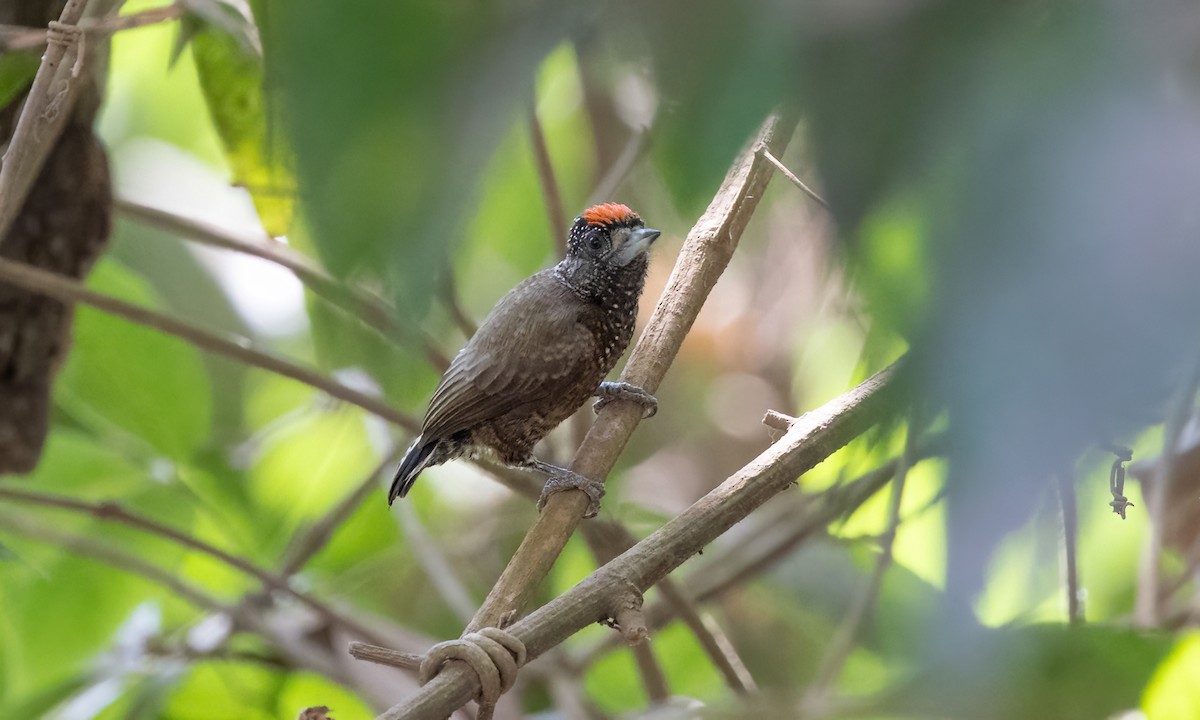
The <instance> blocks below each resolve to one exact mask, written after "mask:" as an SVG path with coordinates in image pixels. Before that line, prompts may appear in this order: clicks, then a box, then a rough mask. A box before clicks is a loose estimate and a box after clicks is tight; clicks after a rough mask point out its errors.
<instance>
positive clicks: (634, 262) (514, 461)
mask: <svg viewBox="0 0 1200 720" xmlns="http://www.w3.org/2000/svg"><path fill="white" fill-rule="evenodd" d="M641 228H642V221H641V219H640V218H639V217H638V216H637V215H636V214H634V213H633V212H632V211H630V210H629V209H628V208H626V207H624V206H622V205H616V204H608V205H600V206H596V207H595V208H591V209H589V210H588V211H587V212H585V213H584V214H583V215H581V216H580V217H579V218H576V221H575V224H574V225H573V227H572V228H571V233H570V235H569V237H568V243H567V247H568V250H567V256H566V257H565V258H564V259H563V260H562V261H561V262H559V263H558V264H557V265H555V266H554V267H552V268H549V269H546V270H543V271H541V272H539V273H536V274H534V275H533V276H531V277H529V278H527V279H526V280H524V281H523V282H521V283H520V284H519V285H517V286H516V287H515V288H513V289H512V290H511V291H509V293H508V294H506V295H505V296H504V297H503V298H501V300H500V301H499V302H498V303H497V304H496V306H495V307H494V308H493V309H492V311H491V313H489V314H488V316H487V318H486V319H485V320H484V321H483V323H482V324H481V325H480V326H479V329H478V331H476V333H475V335H474V336H472V338H471V339H470V341H468V343H467V345H466V346H465V347H463V349H462V350H461V351H459V353H458V355H457V356H455V358H454V360H453V361H452V362H451V364H450V367H449V369H447V370H446V373H445V375H443V377H442V380H441V382H440V383H439V385H438V387H437V390H435V391H434V394H433V398H432V399H431V400H430V403H429V409H428V411H427V412H426V415H425V422H424V424H423V427H422V431H421V436H420V437H419V438H417V441H416V442H415V443H414V444H413V447H412V448H410V449H409V452H408V454H407V455H406V456H405V458H404V461H403V462H402V463H401V465H400V468H399V470H398V471H397V473H396V479H395V481H394V482H393V485H392V489H391V492H390V493H389V496H388V501H389V502H391V501H392V500H394V499H395V498H396V497H403V496H404V495H405V494H406V493H407V492H408V490H409V488H410V487H411V486H412V484H413V482H414V481H415V480H416V477H417V475H419V474H420V472H421V471H422V470H423V469H424V468H426V467H429V466H431V465H438V464H441V463H443V462H446V461H448V460H451V459H453V458H455V457H460V456H462V455H464V454H467V453H470V452H473V451H475V450H477V449H479V448H486V449H489V450H491V451H492V452H494V453H495V455H496V456H497V457H498V458H499V459H500V460H501V461H502V462H504V463H506V464H508V465H515V466H528V465H529V464H530V463H531V462H532V451H533V446H534V445H535V444H536V443H537V442H538V441H539V440H541V439H542V438H543V437H545V436H546V434H547V433H549V432H550V431H551V430H552V429H554V427H556V426H557V425H558V424H559V423H561V422H562V421H563V420H565V419H566V418H567V417H569V416H570V415H571V414H573V413H574V412H575V411H576V410H577V409H579V407H580V406H582V405H583V404H584V403H585V402H586V401H587V400H588V398H590V397H591V396H592V395H593V394H594V393H595V392H596V389H597V387H598V386H599V385H600V383H601V382H602V381H603V380H604V377H605V376H606V375H607V374H608V373H609V372H610V371H611V370H612V368H613V366H614V365H616V362H617V360H618V359H619V358H620V356H621V354H622V353H623V352H625V348H626V347H627V346H628V344H629V341H630V339H631V338H632V336H633V330H634V321H635V318H636V316H637V303H638V298H639V296H640V295H641V292H642V287H643V286H644V284H645V279H646V268H647V258H646V249H647V248H648V246H649V244H650V243H651V242H653V240H654V239H655V238H656V237H657V235H658V233H657V231H649V230H643V229H641Z"/></svg>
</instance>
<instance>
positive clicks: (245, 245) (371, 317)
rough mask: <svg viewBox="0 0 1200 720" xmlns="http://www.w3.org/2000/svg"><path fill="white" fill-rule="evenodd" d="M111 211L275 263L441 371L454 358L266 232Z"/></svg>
mask: <svg viewBox="0 0 1200 720" xmlns="http://www.w3.org/2000/svg"><path fill="white" fill-rule="evenodd" d="M113 207H114V208H115V209H116V210H117V211H118V212H120V213H122V214H124V215H126V216H128V217H130V218H133V219H134V220H136V221H138V222H139V223H142V224H145V225H149V226H150V227H155V228H158V229H160V230H164V231H166V232H168V233H170V234H171V235H176V236H179V237H182V238H186V239H188V240H192V241H194V242H197V243H201V244H203V245H209V246H211V247H217V248H221V249H223V250H233V251H235V252H240V253H245V254H246V255H251V256H254V257H257V258H261V259H263V260H266V261H268V262H272V263H275V264H276V265H279V266H280V267H282V268H285V269H287V270H289V271H291V273H292V274H293V275H295V276H296V279H298V280H299V281H300V282H302V283H304V286H305V287H307V288H308V289H309V290H311V291H312V292H313V294H314V295H316V296H318V297H320V298H321V299H323V300H325V301H326V302H328V303H329V304H330V305H333V306H335V307H338V308H341V309H342V310H343V311H345V312H346V313H347V314H348V315H350V316H351V317H354V318H357V319H359V320H361V321H362V322H364V323H366V324H367V325H369V326H370V327H372V328H374V329H375V330H376V331H378V332H379V333H380V334H381V335H383V336H384V337H386V338H388V339H389V340H392V341H394V342H396V343H397V344H399V345H403V346H409V347H416V348H417V349H418V350H420V351H421V352H422V353H423V354H424V355H425V359H426V360H428V361H429V364H431V365H433V366H434V367H435V368H437V369H438V371H439V372H440V371H444V370H445V369H446V368H447V367H448V366H449V365H450V359H449V358H447V357H446V355H445V354H444V353H442V351H441V350H440V349H439V348H438V344H437V342H436V341H435V340H434V339H433V338H432V337H431V336H430V335H429V333H427V332H425V331H424V330H423V329H422V328H421V326H420V324H419V323H418V322H416V321H415V320H413V319H412V318H403V320H402V319H401V317H400V314H399V313H398V312H397V310H396V308H394V307H392V306H391V305H390V304H388V303H387V302H386V301H384V300H383V298H381V297H379V296H378V295H376V294H374V293H372V292H371V291H369V290H366V289H364V288H361V287H357V286H354V285H347V284H345V283H343V282H341V281H339V280H338V279H337V278H335V277H333V276H332V275H330V274H329V273H328V272H326V271H325V269H324V268H322V267H321V266H319V265H317V264H316V263H315V262H313V261H312V260H311V259H310V258H308V257H307V256H305V255H303V254H301V253H299V252H296V251H295V250H293V249H292V248H290V247H288V246H287V245H285V244H284V243H282V242H279V241H277V240H275V239H273V238H271V237H270V236H269V235H266V234H265V233H264V234H263V235H262V236H260V237H243V236H241V235H237V234H234V233H231V232H228V231H226V230H223V229H221V228H218V227H216V226H214V225H210V224H208V223H205V222H202V221H199V220H193V219H191V218H186V217H183V216H180V215H176V214H174V213H169V212H167V211H165V210H159V209H158V208H153V207H150V206H149V205H143V204H141V203H139V202H136V201H133V200H126V199H122V198H117V199H116V200H114V201H113Z"/></svg>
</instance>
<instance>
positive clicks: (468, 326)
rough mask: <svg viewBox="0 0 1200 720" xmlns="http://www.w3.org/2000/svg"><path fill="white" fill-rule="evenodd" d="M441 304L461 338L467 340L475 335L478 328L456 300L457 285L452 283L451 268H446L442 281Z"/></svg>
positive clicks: (452, 274)
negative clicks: (461, 335)
mask: <svg viewBox="0 0 1200 720" xmlns="http://www.w3.org/2000/svg"><path fill="white" fill-rule="evenodd" d="M442 303H443V304H444V305H445V306H446V311H447V312H449V313H450V319H451V320H453V321H454V324H455V325H456V326H457V327H458V330H459V332H461V333H462V334H463V337H465V338H469V337H471V336H472V335H474V334H475V331H476V330H477V329H478V327H479V326H478V325H476V324H475V321H474V320H472V319H471V316H470V315H469V314H467V311H466V310H465V309H464V308H463V306H462V302H461V301H460V300H459V299H458V283H456V282H455V281H454V269H453V268H446V277H445V279H443V280H442Z"/></svg>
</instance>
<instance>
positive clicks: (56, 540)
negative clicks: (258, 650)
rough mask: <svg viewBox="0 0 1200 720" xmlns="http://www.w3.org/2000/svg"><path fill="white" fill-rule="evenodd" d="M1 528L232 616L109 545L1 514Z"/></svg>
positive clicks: (205, 597)
mask: <svg viewBox="0 0 1200 720" xmlns="http://www.w3.org/2000/svg"><path fill="white" fill-rule="evenodd" d="M0 528H4V529H5V530H7V531H10V532H15V533H19V534H21V535H24V536H25V537H28V538H32V539H33V540H36V541H38V542H41V543H46V544H48V545H56V546H58V547H61V548H63V549H65V550H67V551H68V552H71V553H74V554H76V555H82V556H84V557H90V558H92V559H94V560H96V561H98V562H102V563H104V564H105V565H109V566H111V567H114V568H117V569H118V570H124V571H126V572H129V573H133V574H134V575H140V576H141V577H144V578H146V579H147V580H150V581H151V582H154V583H156V584H158V585H162V586H163V587H165V588H166V589H167V590H169V591H171V594H172V595H175V596H178V597H180V598H182V599H184V600H185V601H187V602H188V603H191V604H192V605H194V606H196V607H198V608H200V609H202V610H209V611H212V612H215V613H232V612H233V607H232V606H231V605H227V604H225V603H224V602H221V601H220V600H218V599H217V598H215V597H213V596H212V595H209V594H208V593H207V592H205V591H203V590H201V589H200V588H198V587H196V586H195V585H192V584H191V583H189V582H187V581H184V580H180V579H179V578H178V577H176V576H175V575H173V574H171V573H169V572H167V571H166V570H163V569H162V568H161V567H159V566H157V565H155V564H154V563H149V562H146V561H145V560H143V559H142V558H140V557H138V556H137V555H134V554H133V553H127V552H123V551H121V550H118V549H117V548H115V547H112V546H110V545H106V544H104V543H101V542H96V539H95V538H91V537H85V536H83V535H76V534H74V533H66V532H62V531H61V530H56V529H54V526H53V525H50V524H49V523H44V522H37V521H36V520H34V519H32V518H29V517H28V516H25V515H17V514H10V513H0Z"/></svg>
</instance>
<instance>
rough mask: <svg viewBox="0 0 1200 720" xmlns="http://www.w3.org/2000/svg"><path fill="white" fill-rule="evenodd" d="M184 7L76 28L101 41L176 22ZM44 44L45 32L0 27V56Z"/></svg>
mask: <svg viewBox="0 0 1200 720" xmlns="http://www.w3.org/2000/svg"><path fill="white" fill-rule="evenodd" d="M184 9H185V8H184V6H183V3H180V2H176V3H172V4H170V5H167V6H165V7H159V8H151V9H149V10H143V11H141V12H136V13H133V14H131V15H121V16H119V17H112V18H106V19H103V20H94V19H90V18H84V19H82V20H80V21H79V23H78V25H79V27H80V29H82V30H83V31H84V32H85V33H87V34H88V35H95V36H98V37H104V36H107V35H112V34H114V33H117V32H120V31H122V30H133V29H136V28H140V27H146V26H147V25H154V24H157V23H161V22H168V21H170V20H178V19H179V18H180V17H182V16H183V13H184ZM45 44H46V31H45V30H35V29H32V28H27V27H21V26H17V25H0V52H19V51H22V50H36V49H37V48H40V47H43V46H44V45H45Z"/></svg>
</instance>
